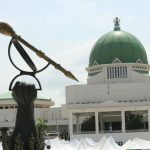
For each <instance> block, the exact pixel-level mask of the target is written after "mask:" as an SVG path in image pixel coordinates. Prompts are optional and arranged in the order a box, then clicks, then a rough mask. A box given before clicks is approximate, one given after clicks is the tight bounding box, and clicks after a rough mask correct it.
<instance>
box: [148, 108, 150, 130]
mask: <svg viewBox="0 0 150 150" xmlns="http://www.w3.org/2000/svg"><path fill="white" fill-rule="evenodd" d="M148 131H149V132H150V109H148Z"/></svg>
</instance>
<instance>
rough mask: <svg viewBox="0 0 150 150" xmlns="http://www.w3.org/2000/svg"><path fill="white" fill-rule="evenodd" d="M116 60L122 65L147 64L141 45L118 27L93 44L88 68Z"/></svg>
mask: <svg viewBox="0 0 150 150" xmlns="http://www.w3.org/2000/svg"><path fill="white" fill-rule="evenodd" d="M116 58H117V59H119V60H120V61H121V62H122V63H136V62H137V60H140V61H142V63H143V64H148V61H147V55H146V52H145V48H144V47H143V45H142V43H141V42H140V41H139V40H138V39H137V38H136V37H135V36H133V35H132V34H130V33H128V32H125V31H121V30H120V27H118V26H117V28H116V26H115V28H114V31H111V32H109V33H106V34H104V35H103V36H102V37H101V38H100V39H98V41H97V42H96V43H95V45H94V46H93V48H92V51H91V53H90V58H89V67H91V66H93V65H95V63H97V64H110V63H112V62H113V61H114V60H115V59H116Z"/></svg>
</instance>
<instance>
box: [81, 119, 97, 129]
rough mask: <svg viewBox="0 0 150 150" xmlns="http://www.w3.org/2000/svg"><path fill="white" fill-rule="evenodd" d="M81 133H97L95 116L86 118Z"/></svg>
mask: <svg viewBox="0 0 150 150" xmlns="http://www.w3.org/2000/svg"><path fill="white" fill-rule="evenodd" d="M81 131H95V116H92V117H89V118H85V120H83V123H82V124H81Z"/></svg>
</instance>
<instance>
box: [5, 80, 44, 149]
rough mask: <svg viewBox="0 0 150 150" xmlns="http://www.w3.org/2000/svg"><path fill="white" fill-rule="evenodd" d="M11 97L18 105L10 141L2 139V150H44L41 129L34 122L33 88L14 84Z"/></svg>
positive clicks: (35, 94) (34, 90) (23, 84)
mask: <svg viewBox="0 0 150 150" xmlns="http://www.w3.org/2000/svg"><path fill="white" fill-rule="evenodd" d="M12 96H13V98H14V100H15V101H16V103H17V105H18V108H17V115H16V124H15V129H14V131H13V133H12V136H11V137H10V139H8V138H3V139H4V140H3V150H44V138H43V134H42V133H43V132H42V129H41V128H40V127H39V128H38V129H36V127H35V121H34V101H35V99H36V97H37V90H36V89H35V86H34V85H31V84H26V83H23V82H16V84H15V86H14V87H13V90H12ZM3 134H4V133H3ZM5 137H6V135H5Z"/></svg>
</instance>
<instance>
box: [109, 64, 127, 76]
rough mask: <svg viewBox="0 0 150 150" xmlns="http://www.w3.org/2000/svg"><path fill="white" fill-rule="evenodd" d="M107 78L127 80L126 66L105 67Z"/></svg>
mask: <svg viewBox="0 0 150 150" xmlns="http://www.w3.org/2000/svg"><path fill="white" fill-rule="evenodd" d="M107 78H108V79H113V78H127V66H115V67H107Z"/></svg>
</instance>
